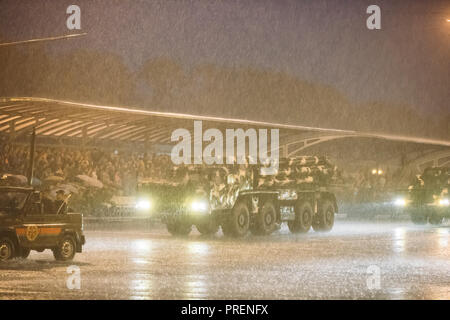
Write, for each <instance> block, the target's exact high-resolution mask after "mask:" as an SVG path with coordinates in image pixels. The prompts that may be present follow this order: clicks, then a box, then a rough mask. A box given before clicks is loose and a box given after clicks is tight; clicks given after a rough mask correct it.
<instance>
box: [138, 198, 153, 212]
mask: <svg viewBox="0 0 450 320" xmlns="http://www.w3.org/2000/svg"><path fill="white" fill-rule="evenodd" d="M135 207H136V209H137V210H142V211H146V210H150V207H151V203H150V201H149V200H147V199H139V200H138V202H136V206H135Z"/></svg>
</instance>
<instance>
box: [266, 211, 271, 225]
mask: <svg viewBox="0 0 450 320" xmlns="http://www.w3.org/2000/svg"><path fill="white" fill-rule="evenodd" d="M265 222H266V224H267V225H270V224H272V215H271V214H270V213H268V214H266V216H265Z"/></svg>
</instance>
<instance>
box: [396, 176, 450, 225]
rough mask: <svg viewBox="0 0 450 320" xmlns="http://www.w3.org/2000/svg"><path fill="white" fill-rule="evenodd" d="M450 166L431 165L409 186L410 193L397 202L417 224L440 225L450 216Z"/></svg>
mask: <svg viewBox="0 0 450 320" xmlns="http://www.w3.org/2000/svg"><path fill="white" fill-rule="evenodd" d="M449 187H450V168H448V167H429V168H426V169H425V170H424V172H423V173H422V174H421V175H418V176H417V177H416V179H415V181H414V182H413V184H412V185H410V186H409V188H408V195H407V196H406V197H404V198H399V199H397V200H396V203H397V204H398V205H399V206H403V207H404V208H405V210H406V212H408V213H409V215H410V216H411V221H412V222H413V223H415V224H426V223H427V222H429V223H430V224H434V225H439V224H441V223H442V222H443V220H444V218H446V217H447V218H448V217H450V202H449V199H450V198H449V193H448V190H449Z"/></svg>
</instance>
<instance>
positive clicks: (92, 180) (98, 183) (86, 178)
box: [77, 174, 103, 188]
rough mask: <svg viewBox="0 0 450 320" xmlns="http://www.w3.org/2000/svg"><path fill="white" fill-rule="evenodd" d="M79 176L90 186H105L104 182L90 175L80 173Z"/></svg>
mask: <svg viewBox="0 0 450 320" xmlns="http://www.w3.org/2000/svg"><path fill="white" fill-rule="evenodd" d="M77 178H78V179H79V180H81V181H82V182H83V183H84V184H86V185H87V186H89V187H94V188H103V183H102V182H101V181H100V180H98V179H95V178H92V177H89V176H87V175H85V174H80V175H78V176H77Z"/></svg>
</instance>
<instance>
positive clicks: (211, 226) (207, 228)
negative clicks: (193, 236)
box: [195, 218, 219, 236]
mask: <svg viewBox="0 0 450 320" xmlns="http://www.w3.org/2000/svg"><path fill="white" fill-rule="evenodd" d="M195 227H196V228H197V230H198V232H200V233H201V234H202V235H205V236H206V235H214V234H216V233H217V231H219V225H218V224H217V222H216V221H215V220H214V219H213V218H209V219H206V221H202V222H200V223H197V224H196V225H195Z"/></svg>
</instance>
